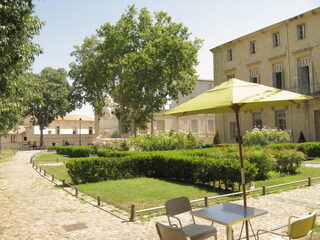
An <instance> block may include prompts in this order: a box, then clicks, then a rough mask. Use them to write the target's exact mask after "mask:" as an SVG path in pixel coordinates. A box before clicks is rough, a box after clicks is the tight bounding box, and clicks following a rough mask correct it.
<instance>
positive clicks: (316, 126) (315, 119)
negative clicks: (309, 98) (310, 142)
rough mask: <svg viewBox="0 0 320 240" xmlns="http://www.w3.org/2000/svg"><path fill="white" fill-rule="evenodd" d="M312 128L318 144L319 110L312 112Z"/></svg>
mask: <svg viewBox="0 0 320 240" xmlns="http://www.w3.org/2000/svg"><path fill="white" fill-rule="evenodd" d="M314 126H315V135H316V136H315V137H316V141H317V142H320V110H315V111H314Z"/></svg>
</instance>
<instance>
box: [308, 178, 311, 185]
mask: <svg viewBox="0 0 320 240" xmlns="http://www.w3.org/2000/svg"><path fill="white" fill-rule="evenodd" d="M308 186H311V177H308Z"/></svg>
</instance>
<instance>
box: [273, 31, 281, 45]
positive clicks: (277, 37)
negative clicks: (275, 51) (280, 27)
mask: <svg viewBox="0 0 320 240" xmlns="http://www.w3.org/2000/svg"><path fill="white" fill-rule="evenodd" d="M272 38H273V47H279V46H280V33H279V32H276V33H274V34H272Z"/></svg>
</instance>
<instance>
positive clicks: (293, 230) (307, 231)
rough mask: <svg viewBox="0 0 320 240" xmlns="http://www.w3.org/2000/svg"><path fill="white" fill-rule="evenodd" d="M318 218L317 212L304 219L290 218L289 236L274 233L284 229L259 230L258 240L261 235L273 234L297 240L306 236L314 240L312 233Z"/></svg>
mask: <svg viewBox="0 0 320 240" xmlns="http://www.w3.org/2000/svg"><path fill="white" fill-rule="evenodd" d="M316 217H317V213H316V212H314V213H311V214H310V215H308V216H304V217H295V216H291V217H289V221H288V226H287V227H288V231H287V234H280V233H277V232H274V230H278V229H281V228H283V227H280V228H277V229H274V230H272V231H270V230H264V229H259V230H258V231H257V237H258V240H259V234H261V233H271V234H275V235H278V236H281V237H285V238H288V239H297V238H302V237H306V236H309V239H312V233H313V228H314V225H315V221H316ZM284 227H285V226H284Z"/></svg>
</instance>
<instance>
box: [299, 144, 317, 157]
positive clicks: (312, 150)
mask: <svg viewBox="0 0 320 240" xmlns="http://www.w3.org/2000/svg"><path fill="white" fill-rule="evenodd" d="M298 150H299V151H301V152H303V153H305V154H306V155H307V156H308V157H320V142H305V143H301V144H299V145H298Z"/></svg>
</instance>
